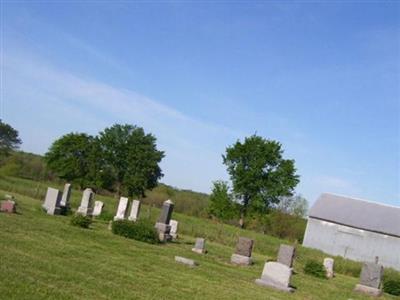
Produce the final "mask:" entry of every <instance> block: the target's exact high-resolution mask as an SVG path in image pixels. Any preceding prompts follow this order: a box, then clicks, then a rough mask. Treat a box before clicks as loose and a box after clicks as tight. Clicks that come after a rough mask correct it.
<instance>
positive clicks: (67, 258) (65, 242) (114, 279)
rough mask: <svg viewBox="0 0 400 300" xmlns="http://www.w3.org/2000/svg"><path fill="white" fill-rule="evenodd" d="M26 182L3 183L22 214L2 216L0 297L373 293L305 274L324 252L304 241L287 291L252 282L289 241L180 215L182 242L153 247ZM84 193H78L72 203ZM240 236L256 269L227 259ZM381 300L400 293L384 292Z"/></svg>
mask: <svg viewBox="0 0 400 300" xmlns="http://www.w3.org/2000/svg"><path fill="white" fill-rule="evenodd" d="M0 181H1V179H0ZM17 181H18V180H17ZM17 183H18V184H17ZM20 183H21V181H18V182H14V184H11V185H9V187H10V189H4V185H5V183H4V182H0V195H2V194H5V193H8V194H9V193H12V194H13V195H14V196H15V197H16V200H17V204H18V212H19V213H18V214H14V215H8V214H0V229H1V230H0V241H1V242H0V254H1V255H0V282H1V284H0V299H216V298H218V299H350V298H351V299H366V298H367V299H368V297H365V296H362V295H358V294H356V293H353V292H352V289H353V288H354V286H355V284H356V283H357V282H358V279H357V278H355V277H352V276H347V275H341V274H338V275H337V276H336V277H335V278H334V279H332V280H325V279H318V278H314V277H311V276H308V275H305V274H303V272H302V269H303V265H304V263H305V261H307V260H308V259H309V258H313V259H322V258H323V257H324V255H323V254H322V253H321V252H319V251H314V250H310V249H305V248H302V247H300V246H299V247H298V259H297V260H296V262H295V271H296V273H297V274H296V275H294V276H293V277H292V285H293V286H295V287H296V288H297V290H296V292H295V293H294V294H291V295H288V294H285V293H281V292H278V291H275V290H272V289H268V288H264V287H260V286H257V285H255V284H254V280H255V279H256V278H259V277H260V275H261V272H262V268H263V265H264V262H265V261H266V260H270V259H275V258H276V254H277V250H278V247H279V244H280V243H285V241H282V240H279V239H276V238H272V237H269V236H266V235H262V234H257V233H255V232H252V231H246V230H241V229H238V228H236V227H233V226H228V225H223V224H219V223H215V222H212V221H210V220H206V219H200V218H194V217H190V216H186V215H182V214H174V216H173V217H174V218H175V219H177V220H179V221H180V223H179V233H180V239H179V240H178V242H176V243H169V244H167V245H150V244H146V243H142V242H138V241H135V240H129V239H126V238H123V237H120V236H116V235H113V234H112V233H111V231H109V230H108V229H107V225H108V224H107V222H106V221H101V220H95V221H94V223H93V224H92V225H91V229H89V230H88V229H81V228H78V227H74V226H71V225H70V224H69V223H70V218H71V216H48V215H46V214H45V213H43V212H42V211H41V208H40V205H41V203H42V195H41V196H40V197H32V195H31V194H34V193H35V191H34V190H33V189H35V188H37V186H38V185H39V188H38V190H39V194H40V191H41V186H42V184H37V183H34V182H30V181H24V183H25V184H24V185H20ZM52 186H54V185H53V184H52ZM56 187H57V186H56ZM17 190H18V191H19V192H18V193H17V192H16V191H17ZM26 194H28V195H30V196H26ZM80 197H81V193H80V192H76V191H74V192H73V195H72V207H73V208H77V206H78V204H79V201H80ZM96 197H97V199H100V200H102V201H104V202H105V203H106V210H108V211H110V212H114V211H115V210H116V206H117V201H115V199H113V198H111V197H104V196H96ZM158 213H159V210H158V209H157V208H154V207H153V208H151V207H149V206H143V207H142V211H141V217H142V218H144V217H149V218H151V219H152V220H154V219H155V218H156V216H157V215H158ZM239 235H241V236H247V237H251V238H254V239H255V250H254V253H253V257H254V260H255V264H254V265H253V266H251V267H236V266H232V265H231V264H230V263H229V260H230V256H231V254H232V252H233V246H234V243H235V240H236V238H237V237H238V236H239ZM196 236H204V237H206V238H207V242H206V245H207V249H208V254H207V255H197V254H195V253H193V252H191V251H190V249H191V248H192V246H193V243H194V240H195V237H196ZM175 255H179V256H184V257H188V258H192V259H195V260H196V261H197V262H198V263H199V266H198V267H196V268H189V267H186V266H184V265H180V264H177V263H176V262H175V261H174V256H175ZM338 263H339V265H340V264H341V263H342V264H349V266H350V267H347V269H346V268H344V269H345V270H353V268H357V267H358V266H359V264H357V263H353V262H349V261H345V260H339V261H338ZM380 299H398V297H393V296H389V295H387V294H385V295H384V296H383V297H381V298H380Z"/></svg>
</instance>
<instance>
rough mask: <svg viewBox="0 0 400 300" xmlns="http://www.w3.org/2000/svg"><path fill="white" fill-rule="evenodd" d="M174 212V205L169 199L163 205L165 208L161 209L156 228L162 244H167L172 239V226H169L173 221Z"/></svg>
mask: <svg viewBox="0 0 400 300" xmlns="http://www.w3.org/2000/svg"><path fill="white" fill-rule="evenodd" d="M173 210H174V203H173V202H172V201H171V200H169V199H168V200H167V201H165V202H164V204H163V207H162V209H161V214H160V216H159V218H158V220H157V223H156V226H155V228H156V229H157V232H158V236H159V239H160V241H162V242H166V241H169V240H171V239H172V236H171V235H170V231H171V225H169V222H170V221H171V216H172V211H173Z"/></svg>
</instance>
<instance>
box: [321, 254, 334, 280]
mask: <svg viewBox="0 0 400 300" xmlns="http://www.w3.org/2000/svg"><path fill="white" fill-rule="evenodd" d="M334 263H335V261H334V259H333V258H330V257H327V258H325V259H324V268H325V272H326V278H329V279H330V278H333V276H334V273H333V265H334Z"/></svg>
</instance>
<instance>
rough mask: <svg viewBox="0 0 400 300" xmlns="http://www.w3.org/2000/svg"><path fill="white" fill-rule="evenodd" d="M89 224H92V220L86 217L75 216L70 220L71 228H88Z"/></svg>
mask: <svg viewBox="0 0 400 300" xmlns="http://www.w3.org/2000/svg"><path fill="white" fill-rule="evenodd" d="M90 224H92V219H91V218H90V217H87V216H82V215H80V214H76V215H74V216H73V217H72V218H71V225H73V226H77V227H82V228H89V226H90Z"/></svg>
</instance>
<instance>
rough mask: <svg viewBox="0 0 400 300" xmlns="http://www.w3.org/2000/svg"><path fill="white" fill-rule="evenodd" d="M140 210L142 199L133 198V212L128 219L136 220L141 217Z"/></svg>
mask: <svg viewBox="0 0 400 300" xmlns="http://www.w3.org/2000/svg"><path fill="white" fill-rule="evenodd" d="M139 212H140V201H139V200H133V201H132V207H131V214H130V215H129V217H128V220H130V221H135V222H136V220H137V219H138V218H139Z"/></svg>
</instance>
